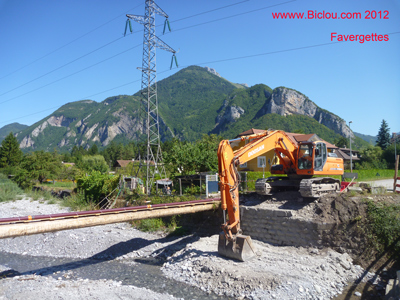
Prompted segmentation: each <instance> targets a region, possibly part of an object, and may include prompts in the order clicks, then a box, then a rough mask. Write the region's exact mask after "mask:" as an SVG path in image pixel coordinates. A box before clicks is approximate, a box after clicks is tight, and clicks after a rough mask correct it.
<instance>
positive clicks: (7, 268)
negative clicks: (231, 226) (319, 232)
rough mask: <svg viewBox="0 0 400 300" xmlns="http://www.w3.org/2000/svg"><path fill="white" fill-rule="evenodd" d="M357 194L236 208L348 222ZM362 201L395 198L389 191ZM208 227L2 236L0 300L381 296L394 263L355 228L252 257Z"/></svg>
mask: <svg viewBox="0 0 400 300" xmlns="http://www.w3.org/2000/svg"><path fill="white" fill-rule="evenodd" d="M365 197H366V196H365V195H363V196H357V195H353V196H352V197H348V195H347V196H343V195H329V196H325V197H322V198H321V199H319V201H313V200H303V199H300V197H299V195H298V193H296V192H285V193H281V194H277V195H276V196H273V197H268V196H267V197H260V196H258V195H254V194H249V195H245V196H243V197H242V199H243V203H242V204H243V205H244V206H245V205H251V206H252V207H254V206H258V207H259V208H260V209H262V208H263V207H265V208H271V207H273V208H277V209H280V208H282V209H285V210H292V211H293V214H296V215H298V216H300V217H303V218H306V219H309V220H318V221H321V222H328V223H332V222H337V223H338V224H341V223H343V224H344V223H349V224H355V223H354V222H353V223H352V222H351V221H352V220H355V219H357V220H360V218H363V217H364V216H365V215H366V206H365V203H364V202H363V201H362V199H363V198H365ZM368 197H371V199H372V200H373V201H385V202H397V203H399V202H400V196H398V195H395V194H385V195H369V196H368ZM65 211H67V210H66V209H65V208H60V207H59V206H58V205H56V204H46V203H45V202H44V201H41V202H39V201H32V200H30V199H23V200H17V201H12V202H7V203H0V218H4V217H13V216H26V215H37V214H51V213H58V212H65ZM217 215H218V213H217V212H215V217H217ZM208 217H209V215H208ZM192 219H193V220H197V219H199V220H200V219H201V218H196V217H193V218H192ZM214 223H215V222H214V221H213V222H208V223H204V221H200V222H199V223H198V225H197V226H198V227H207V226H208V225H209V224H214ZM195 227H196V225H194V226H191V229H193V228H195ZM208 227H209V230H208V235H207V234H204V231H201V230H199V232H200V231H201V232H202V234H201V235H198V234H196V233H194V234H189V235H185V236H166V234H165V233H162V232H160V233H156V234H153V233H145V232H141V231H139V230H136V229H134V228H132V226H131V225H130V224H128V223H121V224H113V225H103V226H97V227H91V228H82V229H75V230H66V231H60V232H54V233H46V234H39V235H34V236H25V237H16V238H9V239H3V240H0V299H22V298H24V299H36V298H38V297H41V298H46V299H55V298H57V299H75V298H77V297H79V298H84V299H176V298H177V299H380V298H381V299H383V298H382V297H383V295H384V288H385V283H386V277H387V278H388V277H390V276H391V271H392V270H395V268H396V267H394V266H393V265H392V264H391V263H392V262H389V264H387V263H388V260H387V259H385V257H382V258H381V259H380V260H378V261H375V260H374V259H373V256H371V254H372V253H371V252H369V251H365V250H366V249H367V247H365V246H366V245H365V244H364V243H365V239H364V237H363V236H362V234H363V233H362V231H360V230H357V228H356V226H353V227H352V226H346V227H338V230H336V231H333V232H332V234H330V235H327V237H326V239H327V240H324V243H326V245H328V244H331V245H332V246H331V247H329V246H326V245H321V246H320V247H297V246H282V245H273V244H270V243H266V242H262V241H259V240H256V239H254V240H253V242H254V245H255V247H256V253H257V255H256V257H255V258H254V259H252V260H249V261H246V262H239V261H234V260H230V259H226V258H224V257H221V256H219V255H218V253H217V243H218V237H217V234H218V232H219V228H218V227H216V226H214V225H209V226H208ZM199 229H200V228H199ZM195 231H196V230H195ZM328 239H329V240H328ZM338 245H340V246H338ZM353 283H355V284H353Z"/></svg>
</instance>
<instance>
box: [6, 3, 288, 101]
mask: <svg viewBox="0 0 400 300" xmlns="http://www.w3.org/2000/svg"><path fill="white" fill-rule="evenodd" d="M248 1H249V0H244V1H240V2H236V3H233V4H230V5H225V6H222V7H218V8H215V9H212V10H208V11H205V12H201V13H198V14H195V15H191V16H188V17H184V18H181V19H178V20H176V21H173V22H179V21H182V20H185V19H189V18H192V17H195V16H199V15H203V14H207V13H210V12H213V11H217V10H220V9H225V8H228V7H231V6H234V5H238V4H241V3H244V2H248ZM293 1H296V0H293ZM139 6H140V5H138V6H136V7H134V8H132V9H135V8H137V7H139ZM132 9H131V10H132ZM117 18H119V16H118V17H115V18H113V19H111V20H110V21H108V22H106V23H104V24H102V25H100V26H99V27H97V28H95V29H93V30H91V31H89V32H87V33H85V34H84V35H82V36H80V37H78V38H76V39H75V40H73V41H71V42H69V43H67V44H65V45H64V46H62V47H59V48H57V49H56V50H54V51H52V52H50V53H48V54H46V55H45V56H43V57H41V58H39V59H37V60H35V61H34V62H36V61H38V60H40V59H42V58H44V57H46V56H48V55H50V54H52V53H54V52H56V51H58V50H60V49H62V48H64V47H66V46H67V45H69V44H71V43H73V42H74V41H76V40H79V39H80V38H82V37H84V36H86V35H88V34H90V33H92V32H94V31H95V30H97V29H99V28H100V27H103V26H105V25H106V24H108V23H110V22H112V21H114V20H115V19H117ZM173 22H171V23H173ZM213 22H215V21H213ZM199 25H201V24H199ZM159 26H162V25H159ZM196 26H198V25H196ZM182 29H186V28H181V29H179V30H182ZM137 32H139V31H134V32H132V34H133V33H137ZM122 38H123V37H119V38H117V39H115V40H113V41H111V42H108V43H107V44H104V45H103V46H100V47H98V48H96V49H94V50H92V51H90V52H88V53H86V54H84V55H82V56H80V57H78V58H76V59H74V60H72V61H70V62H67V63H65V64H63V65H61V66H59V67H57V68H55V69H53V70H51V71H49V72H47V73H45V74H43V75H40V76H38V77H36V78H34V79H32V80H29V81H27V82H25V83H23V84H21V85H19V86H17V87H15V88H12V89H11V90H8V91H6V92H4V93H2V94H0V96H4V95H6V94H8V93H10V92H12V91H15V90H17V89H19V88H21V87H23V86H25V85H27V84H29V83H32V82H34V81H36V80H38V79H40V78H43V77H45V76H47V75H49V74H51V73H54V72H55V71H58V70H60V69H62V68H64V67H66V66H68V65H70V64H72V63H74V62H76V61H78V60H80V59H82V58H84V57H86V56H88V55H90V54H93V53H94V52H96V51H98V50H100V49H103V48H105V47H106V46H108V45H111V44H113V43H115V42H117V41H119V40H120V39H122ZM34 62H32V63H30V64H28V65H26V66H29V65H31V64H33V63H34ZM26 66H25V67H26ZM23 68H24V67H23ZM21 69H22V68H21ZM19 70H20V69H19ZM17 71H18V70H17ZM17 71H15V72H17ZM15 72H13V73H15ZM11 74H12V73H10V74H9V75H11ZM6 76H8V75H6ZM6 76H4V77H6ZM4 77H2V78H4ZM2 78H0V80H1V79H2ZM8 101H9V100H6V101H4V102H8ZM4 102H0V104H2V103H4Z"/></svg>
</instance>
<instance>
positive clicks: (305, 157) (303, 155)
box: [298, 144, 313, 170]
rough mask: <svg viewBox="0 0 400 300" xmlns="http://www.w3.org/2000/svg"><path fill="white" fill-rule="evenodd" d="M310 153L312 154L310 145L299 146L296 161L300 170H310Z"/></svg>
mask: <svg viewBox="0 0 400 300" xmlns="http://www.w3.org/2000/svg"><path fill="white" fill-rule="evenodd" d="M312 153H313V145H312V144H303V145H300V149H299V161H298V162H299V163H298V165H299V169H300V170H309V169H311V168H312Z"/></svg>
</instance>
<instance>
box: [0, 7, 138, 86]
mask: <svg viewBox="0 0 400 300" xmlns="http://www.w3.org/2000/svg"><path fill="white" fill-rule="evenodd" d="M142 5H143V4H139V5H137V6H135V7H133V8H131V9H129V10H128V11H130V10H134V9H135V8H138V7H139V6H142ZM128 11H126V12H128ZM126 12H125V13H123V14H122V15H125V14H126ZM119 17H121V15H118V16H117V17H115V18H113V19H111V20H109V21H107V22H105V23H104V24H102V25H100V26H97V27H96V28H94V29H92V30H90V31H88V32H86V33H85V34H83V35H81V36H79V37H77V38H76V39H74V40H72V41H70V42H68V43H66V44H65V45H63V46H60V47H58V48H56V49H54V50H53V51H50V52H49V53H47V54H45V55H43V56H41V57H39V58H38V59H36V60H34V61H32V62H30V63H28V64H26V65H24V66H23V67H21V68H19V69H17V70H15V71H12V72H11V73H9V74H7V75H4V76H3V77H0V80H2V79H4V78H6V77H8V76H10V75H12V74H14V73H17V72H18V71H21V70H22V69H25V68H26V67H29V66H30V65H33V64H34V63H36V62H38V61H39V60H42V59H43V58H45V57H47V56H49V55H51V54H53V53H55V52H57V51H58V50H61V49H62V48H65V47H67V46H69V45H71V44H72V43H74V42H76V41H77V40H80V39H81V38H83V37H85V36H87V35H89V34H91V33H92V32H94V31H96V30H97V29H99V28H101V27H103V26H105V25H107V24H109V23H111V22H112V21H114V20H116V19H118V18H119ZM28 83H29V82H28Z"/></svg>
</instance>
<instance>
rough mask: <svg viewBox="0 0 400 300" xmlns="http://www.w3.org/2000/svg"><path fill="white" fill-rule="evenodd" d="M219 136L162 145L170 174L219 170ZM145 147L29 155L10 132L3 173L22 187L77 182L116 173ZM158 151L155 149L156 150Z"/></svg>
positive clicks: (0, 165) (2, 153) (2, 151)
mask: <svg viewBox="0 0 400 300" xmlns="http://www.w3.org/2000/svg"><path fill="white" fill-rule="evenodd" d="M220 140H221V138H220V137H218V136H217V135H210V136H208V135H204V136H203V137H202V138H201V139H200V140H198V141H196V142H187V141H184V142H183V141H180V140H178V139H172V140H170V141H166V142H164V143H162V147H161V148H162V153H163V158H164V163H165V167H166V170H167V173H168V174H167V175H168V176H169V177H173V176H175V175H188V174H195V173H198V172H205V171H214V172H216V171H217V166H218V160H217V155H216V153H217V149H218V144H219V141H220ZM146 150H147V148H146V144H144V143H135V142H130V143H128V144H123V143H119V144H117V143H115V142H113V141H112V142H111V143H110V144H109V145H108V146H107V147H105V148H104V149H102V150H101V151H100V150H99V148H98V147H97V145H93V146H92V147H90V148H89V149H85V148H83V147H82V146H79V147H78V146H74V147H73V148H72V150H71V151H70V152H66V153H58V152H57V151H56V150H54V151H52V152H44V151H43V150H41V151H33V152H29V153H26V154H23V152H22V151H21V150H20V148H19V143H18V141H17V139H16V138H15V137H14V135H13V134H12V133H10V134H9V135H8V136H7V137H6V138H5V139H4V140H3V141H2V143H1V147H0V171H1V172H2V173H3V174H6V175H13V178H14V180H15V181H16V182H17V183H18V184H19V185H20V186H21V187H24V188H25V187H28V186H29V185H32V184H33V183H34V182H37V181H38V182H40V183H42V182H44V181H45V180H49V179H50V180H59V179H62V180H75V179H76V178H77V177H80V176H81V175H84V174H85V173H86V174H88V173H91V172H99V173H102V174H106V173H108V172H109V171H111V170H113V166H114V165H115V164H116V162H117V160H132V159H137V158H138V156H139V153H140V154H141V157H144V155H145V153H146ZM154 150H155V149H154Z"/></svg>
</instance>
